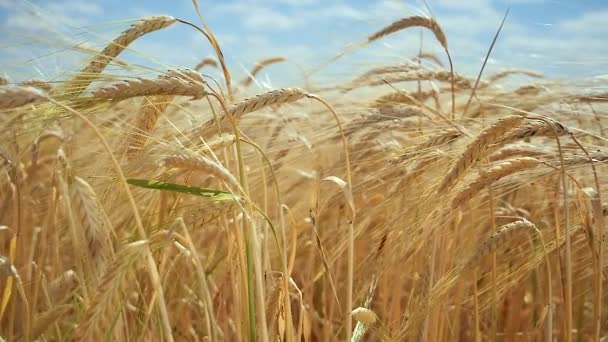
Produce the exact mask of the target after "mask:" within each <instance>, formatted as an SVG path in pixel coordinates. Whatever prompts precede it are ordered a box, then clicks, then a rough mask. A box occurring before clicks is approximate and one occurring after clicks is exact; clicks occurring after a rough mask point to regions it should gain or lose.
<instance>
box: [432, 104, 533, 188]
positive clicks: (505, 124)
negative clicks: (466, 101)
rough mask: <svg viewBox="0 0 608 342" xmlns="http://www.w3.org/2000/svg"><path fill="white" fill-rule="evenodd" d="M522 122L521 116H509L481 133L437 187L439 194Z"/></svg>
mask: <svg viewBox="0 0 608 342" xmlns="http://www.w3.org/2000/svg"><path fill="white" fill-rule="evenodd" d="M523 120H524V117H523V116H520V115H510V116H507V117H505V118H502V119H500V120H498V121H497V122H495V123H494V124H492V125H491V126H489V127H487V128H486V129H484V130H483V131H481V133H479V135H478V136H477V137H476V138H475V139H474V140H473V142H472V143H471V144H469V146H467V148H466V149H465V151H464V153H463V154H462V156H460V158H459V159H458V160H457V161H456V163H455V164H454V166H452V168H451V169H450V171H449V172H448V174H447V176H445V178H444V179H443V181H442V182H441V185H440V186H439V192H442V191H445V190H447V189H449V188H451V187H452V186H453V185H454V183H456V182H457V181H458V180H459V179H460V178H461V177H462V176H463V175H464V173H465V172H466V171H467V170H468V169H469V168H470V167H471V166H472V165H473V164H475V163H476V162H477V161H478V160H479V159H480V158H481V157H483V155H484V154H485V153H486V149H487V147H488V146H490V145H491V144H493V143H495V142H497V141H498V140H499V139H500V138H501V137H502V136H503V135H504V134H505V133H507V132H508V131H510V130H512V129H513V127H515V126H517V125H518V124H519V123H521V122H522V121H523Z"/></svg>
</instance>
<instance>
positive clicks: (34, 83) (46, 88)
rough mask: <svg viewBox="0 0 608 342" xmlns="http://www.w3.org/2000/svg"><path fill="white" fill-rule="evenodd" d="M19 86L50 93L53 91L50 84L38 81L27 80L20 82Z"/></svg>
mask: <svg viewBox="0 0 608 342" xmlns="http://www.w3.org/2000/svg"><path fill="white" fill-rule="evenodd" d="M19 85H20V86H22V87H34V88H38V89H40V90H44V91H50V90H51V89H53V87H52V86H51V84H50V83H49V82H47V81H44V80H38V79H31V80H26V81H23V82H20V83H19Z"/></svg>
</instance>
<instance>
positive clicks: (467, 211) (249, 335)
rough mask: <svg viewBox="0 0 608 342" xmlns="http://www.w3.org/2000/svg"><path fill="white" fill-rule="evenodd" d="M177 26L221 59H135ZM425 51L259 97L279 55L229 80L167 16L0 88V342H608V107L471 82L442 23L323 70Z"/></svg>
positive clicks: (415, 28) (564, 87)
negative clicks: (141, 48)
mask: <svg viewBox="0 0 608 342" xmlns="http://www.w3.org/2000/svg"><path fill="white" fill-rule="evenodd" d="M195 4H196V2H195ZM175 25H185V26H188V27H190V28H192V29H193V30H196V31H197V32H199V33H200V34H202V35H203V36H204V37H205V39H206V41H207V43H208V44H209V46H210V47H211V48H212V49H213V51H214V52H215V56H214V57H213V58H205V59H203V60H201V62H200V63H198V65H192V66H184V67H183V68H181V69H171V70H164V71H162V70H155V71H154V72H153V73H149V72H148V73H146V74H145V75H143V76H142V73H141V72H140V71H142V70H139V69H138V67H137V66H134V65H128V64H127V63H125V62H123V61H122V60H121V59H120V55H121V53H122V52H123V51H124V50H125V49H127V48H128V46H129V45H130V44H131V43H133V42H134V41H135V40H137V39H138V38H140V37H142V36H144V35H146V36H148V35H149V36H150V38H153V36H154V34H155V33H156V32H157V31H160V30H164V29H167V28H169V27H170V26H175ZM420 30H423V31H424V32H425V34H426V38H427V44H436V45H437V46H438V47H440V48H441V50H443V51H444V53H443V54H441V55H436V54H433V53H429V52H423V51H420V53H419V54H417V55H414V56H408V61H407V62H404V63H400V64H380V65H374V66H371V67H370V68H369V69H368V70H367V71H365V72H363V73H354V72H353V74H352V75H351V77H350V79H349V80H348V81H346V82H335V83H330V84H320V85H319V84H311V83H308V82H304V83H302V84H294V85H293V87H290V88H282V89H266V90H265V91H257V90H252V89H253V87H252V85H253V84H254V82H255V80H256V75H258V73H260V71H261V70H263V69H265V68H272V67H273V65H274V64H277V63H286V62H288V61H287V60H286V59H285V58H284V57H282V56H269V57H268V58H267V59H264V60H261V61H259V62H258V63H257V64H256V65H255V66H254V67H253V68H252V69H251V71H250V73H249V74H248V76H247V77H245V78H244V79H242V80H239V79H234V78H233V77H232V75H231V68H230V66H229V65H227V63H226V61H225V58H224V54H223V52H222V48H221V43H222V42H221V41H220V40H218V39H217V38H216V37H215V35H214V33H213V31H212V28H209V27H207V25H198V24H196V23H190V22H187V21H185V20H182V19H178V18H174V17H170V16H156V17H149V18H143V19H141V20H138V21H135V22H133V23H132V25H131V26H130V27H129V26H128V25H127V26H126V27H125V31H124V32H123V33H121V34H120V35H118V36H117V37H115V39H113V40H112V41H110V42H108V44H107V46H106V47H105V48H103V49H101V50H100V51H96V52H92V53H91V54H90V56H89V59H88V60H86V61H83V63H82V68H80V69H78V70H71V71H70V74H69V75H71V76H70V77H67V78H66V79H64V80H61V81H55V82H47V81H46V80H40V79H32V80H26V81H23V82H12V81H11V80H8V79H7V80H5V79H2V82H1V84H2V85H0V118H1V120H2V123H3V124H2V128H1V129H0V157H1V158H0V164H1V168H0V267H1V270H0V336H1V338H2V340H4V341H34V340H35V341H66V340H75V341H81V340H83V341H106V340H107V341H126V340H132V341H174V340H175V341H340V340H348V341H604V340H605V338H606V336H608V323H607V321H606V319H607V318H608V312H607V311H608V305H607V303H608V300H607V298H606V295H605V292H606V291H604V289H603V288H604V285H605V284H606V281H607V279H606V277H608V270H607V269H606V263H605V260H606V258H607V254H608V252H606V250H607V248H605V247H604V246H603V243H604V240H605V235H606V226H605V222H606V220H608V219H607V218H606V216H608V204H607V203H608V202H607V200H606V199H605V198H604V197H603V194H605V193H606V191H607V190H608V173H606V171H607V167H606V163H607V162H608V143H607V140H606V137H607V131H606V129H605V128H604V125H608V119H607V116H606V115H608V107H606V106H605V102H607V101H608V95H606V94H604V93H598V92H593V91H591V87H590V85H589V84H587V83H585V82H584V81H578V83H577V84H576V86H573V85H572V84H570V83H569V82H564V81H559V80H551V79H544V78H543V75H542V74H540V73H538V72H536V71H534V70H526V69H506V70H504V71H501V72H499V73H494V74H485V73H480V74H479V75H464V74H461V73H459V72H458V65H454V64H453V63H452V58H451V56H450V45H449V42H450V37H449V35H446V34H445V33H444V31H443V29H442V27H441V23H440V22H438V21H436V20H435V19H433V18H431V17H424V16H413V17H405V18H403V19H401V20H399V21H396V22H393V23H386V26H384V27H378V30H377V31H375V32H370V33H369V35H368V36H363V37H359V39H358V41H359V43H357V44H354V45H352V46H350V47H348V49H345V50H343V51H336V55H335V57H334V58H332V59H330V60H328V61H319V64H318V65H311V66H309V69H307V70H309V72H310V73H313V72H323V68H324V67H325V66H327V65H331V64H335V63H340V59H341V58H342V57H343V56H345V55H347V54H348V53H350V52H351V51H354V50H355V49H368V48H373V47H371V46H370V45H372V44H373V43H374V42H376V41H380V40H382V39H384V38H385V37H386V36H389V35H391V36H393V35H408V34H417V33H418V32H419V31H420ZM431 39H432V41H430V40H431ZM109 67H111V70H112V72H109V70H110V69H109ZM117 70H119V71H117ZM209 70H213V71H214V72H217V73H218V74H219V75H221V77H212V76H209V75H208V74H207V71H209ZM295 72H298V71H297V70H295V69H294V73H295ZM516 74H518V75H520V76H521V75H523V77H525V78H524V79H525V81H524V82H523V83H522V84H521V85H518V86H517V87H514V88H510V87H508V86H503V82H506V81H507V80H508V78H509V77H510V76H511V75H516ZM507 83H508V82H507ZM507 83H505V84H507ZM258 90H259V88H258Z"/></svg>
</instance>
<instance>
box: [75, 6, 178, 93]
mask: <svg viewBox="0 0 608 342" xmlns="http://www.w3.org/2000/svg"><path fill="white" fill-rule="evenodd" d="M175 22H176V19H175V18H173V17H170V16H155V17H149V18H145V19H142V20H141V21H139V22H138V23H136V24H134V25H132V26H131V27H130V28H129V29H127V30H126V31H124V32H123V33H121V34H120V35H119V36H118V37H116V38H114V40H113V41H112V42H111V43H110V44H109V45H108V46H106V47H105V48H104V49H103V50H102V51H101V52H100V53H99V54H98V55H97V56H95V57H94V58H93V60H92V61H91V62H89V64H88V65H87V66H86V67H84V69H82V70H81V71H80V73H78V75H77V76H76V77H75V78H74V79H72V80H70V81H68V82H67V84H66V86H65V89H66V90H67V92H69V93H70V95H72V96H78V95H80V94H81V93H82V92H83V91H84V89H85V88H86V87H87V86H88V85H89V84H91V82H92V81H93V80H94V79H95V78H96V76H97V75H98V74H99V73H101V72H102V71H103V70H104V69H105V67H106V66H107V65H108V64H109V63H110V62H112V60H114V58H116V56H118V55H119V54H120V53H121V52H122V51H123V50H124V49H126V48H127V46H129V45H130V44H131V43H132V42H134V41H135V40H136V39H138V38H139V37H141V36H143V35H146V34H148V33H151V32H154V31H158V30H161V29H164V28H166V27H169V26H170V25H172V24H173V23H175Z"/></svg>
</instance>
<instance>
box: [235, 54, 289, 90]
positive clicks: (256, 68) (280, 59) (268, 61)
mask: <svg viewBox="0 0 608 342" xmlns="http://www.w3.org/2000/svg"><path fill="white" fill-rule="evenodd" d="M284 61H286V59H285V58H283V57H270V58H266V59H263V60H261V61H259V62H257V63H256V64H255V66H254V67H253V69H251V71H250V72H249V75H247V77H246V78H245V79H244V80H242V81H241V84H242V85H243V87H248V86H249V85H250V84H251V82H253V81H254V80H255V76H256V75H257V74H259V73H260V71H262V70H263V69H264V68H265V67H267V66H269V65H272V64H276V63H281V62H284Z"/></svg>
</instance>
